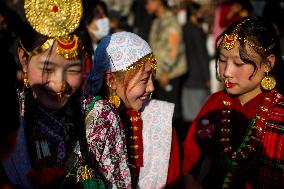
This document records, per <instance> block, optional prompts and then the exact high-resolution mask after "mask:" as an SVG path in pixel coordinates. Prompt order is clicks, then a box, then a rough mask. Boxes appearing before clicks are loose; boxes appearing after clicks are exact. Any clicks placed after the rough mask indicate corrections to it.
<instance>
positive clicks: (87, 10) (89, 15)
mask: <svg viewBox="0 0 284 189" xmlns="http://www.w3.org/2000/svg"><path fill="white" fill-rule="evenodd" d="M97 7H101V8H102V9H103V11H104V13H105V15H106V16H108V9H107V5H106V4H105V2H103V1H100V0H92V1H88V2H86V3H84V4H83V9H84V11H83V18H82V24H83V25H85V26H86V25H88V24H90V23H91V22H92V20H93V19H94V18H96V17H97V16H98V15H99V13H98V11H97Z"/></svg>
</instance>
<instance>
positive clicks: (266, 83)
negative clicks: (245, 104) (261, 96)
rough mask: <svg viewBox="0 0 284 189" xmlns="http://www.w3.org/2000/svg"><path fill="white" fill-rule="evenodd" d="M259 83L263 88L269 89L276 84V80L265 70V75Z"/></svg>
mask: <svg viewBox="0 0 284 189" xmlns="http://www.w3.org/2000/svg"><path fill="white" fill-rule="evenodd" d="M260 85H261V87H262V88H263V89H264V90H267V91H271V90H272V89H274V88H275V86H276V80H275V79H274V78H273V77H272V76H268V71H267V72H266V76H265V77H264V78H263V79H262V80H261V83H260Z"/></svg>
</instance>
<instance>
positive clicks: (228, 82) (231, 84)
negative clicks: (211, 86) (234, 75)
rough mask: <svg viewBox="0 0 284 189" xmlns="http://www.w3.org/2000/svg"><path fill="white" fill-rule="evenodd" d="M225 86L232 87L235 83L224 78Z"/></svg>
mask: <svg viewBox="0 0 284 189" xmlns="http://www.w3.org/2000/svg"><path fill="white" fill-rule="evenodd" d="M224 83H225V87H226V88H231V87H234V86H235V85H236V84H235V83H231V82H230V81H228V80H225V82H224Z"/></svg>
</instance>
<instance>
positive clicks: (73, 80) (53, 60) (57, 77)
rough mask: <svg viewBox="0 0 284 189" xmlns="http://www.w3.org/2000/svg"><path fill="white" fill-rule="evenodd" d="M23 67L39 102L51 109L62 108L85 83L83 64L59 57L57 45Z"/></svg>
mask: <svg viewBox="0 0 284 189" xmlns="http://www.w3.org/2000/svg"><path fill="white" fill-rule="evenodd" d="M22 65H23V69H24V71H26V72H27V74H28V81H29V85H30V86H31V89H32V90H33V93H34V95H35V96H36V99H37V101H38V102H39V103H40V104H41V105H43V106H45V107H47V108H49V109H54V110H56V109H60V108H62V107H63V106H64V105H65V104H66V102H67V101H68V99H69V98H70V97H71V95H72V94H73V93H75V91H77V90H78V88H79V87H80V86H81V83H82V81H83V66H82V65H83V64H82V62H81V61H80V60H79V59H74V60H67V59H65V58H64V57H62V56H60V55H58V54H57V53H56V44H55V47H53V49H52V50H51V52H50V50H47V51H45V52H43V53H40V54H38V55H35V56H32V57H31V58H30V59H29V60H28V61H26V62H25V63H24V64H23V63H22Z"/></svg>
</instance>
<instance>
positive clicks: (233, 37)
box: [222, 31, 275, 52]
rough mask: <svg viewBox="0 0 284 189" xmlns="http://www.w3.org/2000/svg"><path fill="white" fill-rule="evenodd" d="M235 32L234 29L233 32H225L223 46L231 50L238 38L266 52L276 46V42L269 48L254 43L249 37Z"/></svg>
mask: <svg viewBox="0 0 284 189" xmlns="http://www.w3.org/2000/svg"><path fill="white" fill-rule="evenodd" d="M235 32H236V31H234V32H233V33H231V34H225V36H224V39H223V41H222V48H224V49H226V50H228V51H229V50H231V49H233V48H234V47H235V46H236V44H237V41H238V40H239V41H241V40H243V41H244V43H246V44H247V45H249V46H250V47H252V48H253V49H256V50H257V51H262V52H266V51H268V50H270V49H272V48H273V47H274V46H275V44H272V45H270V46H268V47H267V48H264V47H261V46H258V45H256V44H254V43H253V42H251V41H250V40H248V39H247V38H244V39H242V38H241V37H239V36H238V34H237V33H235Z"/></svg>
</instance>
